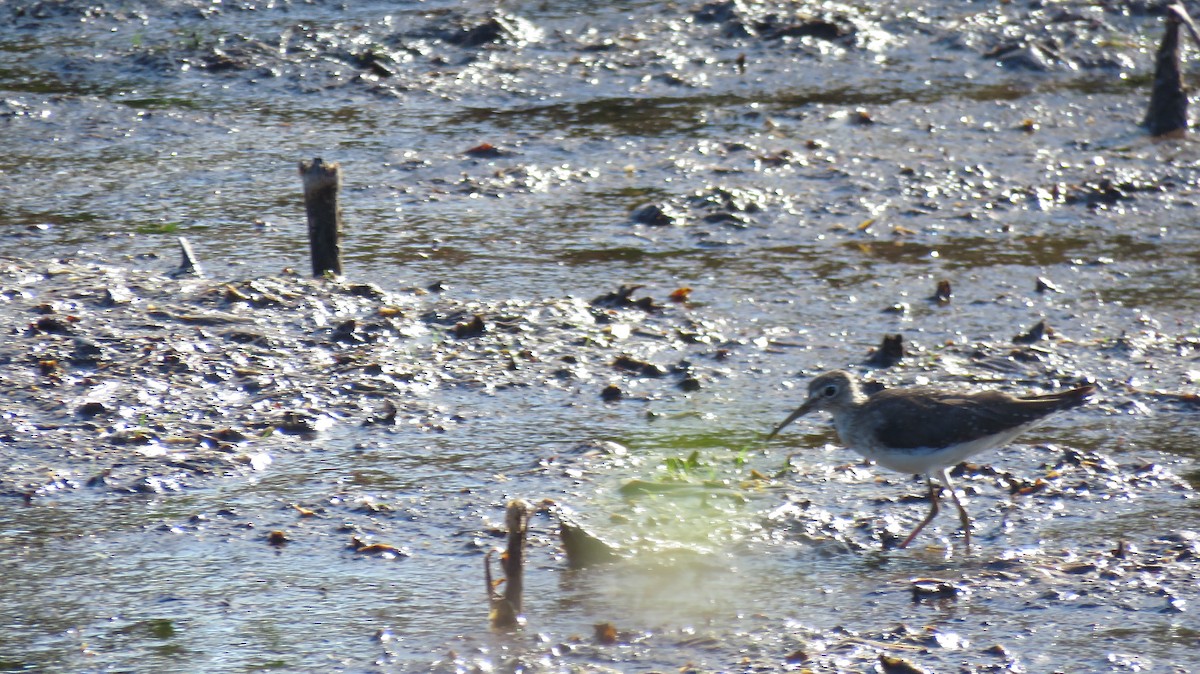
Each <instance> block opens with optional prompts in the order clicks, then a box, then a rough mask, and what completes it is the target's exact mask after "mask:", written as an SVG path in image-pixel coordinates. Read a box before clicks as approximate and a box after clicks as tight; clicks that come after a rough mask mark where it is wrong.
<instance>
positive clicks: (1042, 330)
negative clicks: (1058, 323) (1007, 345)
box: [1013, 320, 1054, 344]
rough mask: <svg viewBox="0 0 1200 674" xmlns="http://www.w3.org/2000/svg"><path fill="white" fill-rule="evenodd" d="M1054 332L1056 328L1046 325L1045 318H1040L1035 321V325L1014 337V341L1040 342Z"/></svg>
mask: <svg viewBox="0 0 1200 674" xmlns="http://www.w3.org/2000/svg"><path fill="white" fill-rule="evenodd" d="M1052 334H1054V330H1052V329H1051V328H1050V327H1049V326H1047V325H1046V321H1045V320H1040V321H1038V322H1037V323H1035V324H1034V326H1033V327H1031V328H1029V330H1026V331H1025V332H1023V333H1021V334H1019V335H1017V336H1015V337H1013V343H1014V344H1033V343H1034V342H1040V341H1042V340H1043V339H1049V336H1050V335H1052Z"/></svg>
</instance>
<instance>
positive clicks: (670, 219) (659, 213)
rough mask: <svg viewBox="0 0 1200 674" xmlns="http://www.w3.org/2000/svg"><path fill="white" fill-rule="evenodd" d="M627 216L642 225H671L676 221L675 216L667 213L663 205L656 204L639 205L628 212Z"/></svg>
mask: <svg viewBox="0 0 1200 674" xmlns="http://www.w3.org/2000/svg"><path fill="white" fill-rule="evenodd" d="M629 218H630V219H631V220H633V221H634V222H636V223H638V224H642V225H654V226H655V227H666V226H668V225H673V224H675V222H676V219H677V218H676V216H674V215H671V214H669V213H668V212H667V211H666V210H665V209H664V208H663V207H661V206H659V205H658V204H645V205H643V206H639V207H637V208H635V209H633V211H632V212H631V213H630V214H629Z"/></svg>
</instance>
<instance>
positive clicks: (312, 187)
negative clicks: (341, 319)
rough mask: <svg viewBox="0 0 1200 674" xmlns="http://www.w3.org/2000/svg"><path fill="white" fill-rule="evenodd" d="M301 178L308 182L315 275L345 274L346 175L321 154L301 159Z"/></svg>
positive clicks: (307, 205)
mask: <svg viewBox="0 0 1200 674" xmlns="http://www.w3.org/2000/svg"><path fill="white" fill-rule="evenodd" d="M300 178H301V179H302V180H303V181H304V209H305V210H306V211H307V212H308V242H309V246H310V249H311V251H312V268H313V276H324V275H325V274H326V273H333V274H341V273H342V209H341V207H340V206H338V190H339V189H341V187H342V174H341V172H340V171H339V167H338V165H337V164H336V163H333V164H326V163H325V162H323V161H321V158H320V157H317V158H316V159H313V160H312V161H302V162H300Z"/></svg>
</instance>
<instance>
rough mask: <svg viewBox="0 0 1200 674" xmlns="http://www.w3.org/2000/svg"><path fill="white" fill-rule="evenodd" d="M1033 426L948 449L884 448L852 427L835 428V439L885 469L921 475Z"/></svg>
mask: <svg viewBox="0 0 1200 674" xmlns="http://www.w3.org/2000/svg"><path fill="white" fill-rule="evenodd" d="M1030 426H1033V424H1028V425H1026V426H1020V427H1017V428H1013V429H1010V430H1008V431H1005V432H1003V433H997V434H996V435H989V436H985V437H982V438H979V439H977V440H971V441H969V442H964V443H960V444H957V445H951V446H949V447H912V448H896V447H885V446H882V445H880V444H879V443H878V442H876V441H875V439H874V437H872V436H870V435H869V434H868V433H863V432H859V431H858V429H854V428H842V427H840V426H839V427H838V436H839V437H840V438H841V439H842V442H843V443H845V444H846V446H847V447H848V448H850V449H852V450H854V451H855V452H857V453H859V454H861V455H862V456H863V457H865V458H867V459H870V460H871V461H874V462H875V463H878V464H879V465H881V466H883V467H884V468H889V469H891V470H894V471H898V472H901V473H909V474H924V473H928V472H930V471H932V470H937V469H939V468H946V467H949V466H954V465H957V464H959V463H961V462H963V461H966V460H967V459H968V458H970V457H972V456H974V455H976V454H979V453H980V452H983V451H985V450H988V449H992V448H993V447H1001V446H1004V445H1006V444H1008V443H1009V442H1012V441H1013V439H1015V438H1016V437H1017V436H1018V435H1020V434H1021V433H1022V432H1024V431H1025V430H1027V429H1028V428H1029V427H1030Z"/></svg>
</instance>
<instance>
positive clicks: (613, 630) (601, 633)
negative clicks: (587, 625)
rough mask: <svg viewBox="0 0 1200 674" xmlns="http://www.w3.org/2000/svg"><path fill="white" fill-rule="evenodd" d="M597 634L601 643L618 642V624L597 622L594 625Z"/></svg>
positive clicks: (597, 638)
mask: <svg viewBox="0 0 1200 674" xmlns="http://www.w3.org/2000/svg"><path fill="white" fill-rule="evenodd" d="M593 628H594V629H595V634H596V641H597V642H598V643H601V644H605V645H611V644H615V643H617V639H618V638H619V637H620V635H619V634H618V632H617V626H616V625H613V624H612V623H607V622H605V623H596V624H595V625H593Z"/></svg>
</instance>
